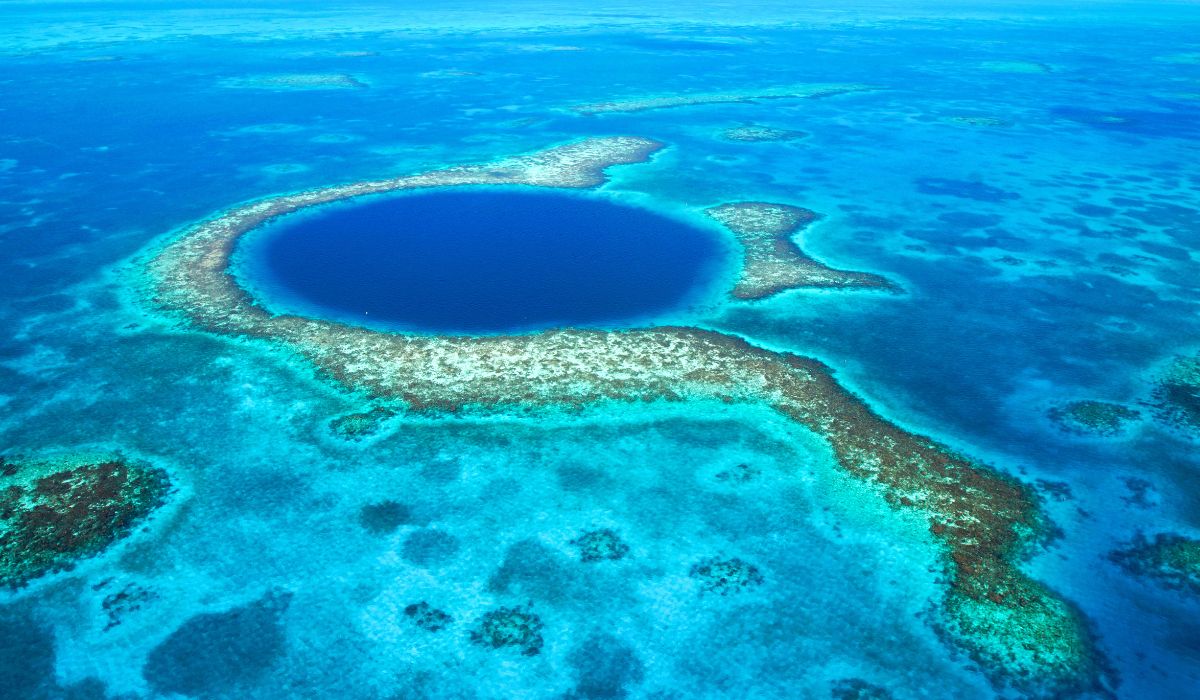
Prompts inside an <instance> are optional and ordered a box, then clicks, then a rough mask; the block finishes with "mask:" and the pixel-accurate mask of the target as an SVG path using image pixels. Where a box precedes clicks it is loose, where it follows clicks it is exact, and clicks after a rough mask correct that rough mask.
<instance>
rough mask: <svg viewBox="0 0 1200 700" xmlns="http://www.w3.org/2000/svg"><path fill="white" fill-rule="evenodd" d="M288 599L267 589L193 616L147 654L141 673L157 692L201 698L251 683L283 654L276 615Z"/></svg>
mask: <svg viewBox="0 0 1200 700" xmlns="http://www.w3.org/2000/svg"><path fill="white" fill-rule="evenodd" d="M291 598H292V594H291V593H285V592H279V591H273V592H270V593H268V594H266V595H265V596H263V597H262V598H260V599H258V600H256V601H254V602H251V603H249V604H247V605H243V606H240V607H235V608H232V609H230V610H226V611H223V612H217V613H203V614H200V615H196V616H195V617H193V618H191V619H189V620H188V621H186V622H184V623H183V624H182V625H180V627H179V628H178V629H176V630H175V631H174V632H172V633H171V635H170V636H169V637H167V638H166V639H165V640H163V642H162V643H161V644H159V645H158V646H157V647H155V648H154V649H153V650H152V651H151V652H150V656H149V657H148V658H147V659H146V665H145V666H144V667H143V668H142V676H143V677H145V679H146V680H147V681H148V682H149V683H150V686H151V687H152V688H154V689H155V690H156V691H158V692H159V693H179V694H181V695H193V696H202V697H209V696H213V695H220V694H223V693H227V692H229V691H231V690H235V689H236V688H239V687H243V686H247V685H251V684H253V683H254V682H255V681H257V680H258V679H259V678H261V677H262V675H263V674H264V673H266V671H267V669H268V668H270V667H271V665H272V664H274V663H275V661H276V659H278V658H279V657H280V656H281V655H282V653H283V648H284V643H285V641H286V637H285V634H284V628H283V622H282V619H281V618H282V617H283V614H284V613H285V612H286V611H287V608H288V605H289V603H290V602H291ZM235 697H236V696H235Z"/></svg>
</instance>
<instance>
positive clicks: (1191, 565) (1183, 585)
mask: <svg viewBox="0 0 1200 700" xmlns="http://www.w3.org/2000/svg"><path fill="white" fill-rule="evenodd" d="M1108 557H1109V559H1111V560H1113V561H1114V562H1116V563H1117V564H1118V565H1120V566H1121V568H1123V569H1125V570H1126V571H1128V572H1129V573H1131V574H1134V575H1137V576H1144V577H1146V578H1150V579H1153V580H1155V581H1157V582H1158V583H1160V584H1162V585H1163V586H1166V587H1167V588H1172V589H1175V590H1179V591H1186V592H1189V593H1191V594H1193V595H1200V540H1197V539H1193V538H1191V537H1184V536H1183V535H1176V534H1173V533H1161V534H1159V535H1156V536H1155V537H1154V539H1153V540H1150V539H1147V538H1146V537H1145V536H1144V535H1140V534H1139V535H1138V536H1137V537H1135V538H1134V540H1133V541H1132V542H1130V543H1129V544H1128V545H1127V546H1125V547H1124V548H1122V549H1118V550H1116V551H1115V552H1112V553H1110V554H1109V555H1108Z"/></svg>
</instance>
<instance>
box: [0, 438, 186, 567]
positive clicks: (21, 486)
mask: <svg viewBox="0 0 1200 700" xmlns="http://www.w3.org/2000/svg"><path fill="white" fill-rule="evenodd" d="M2 473H3V476H2V477H0V586H7V587H9V588H19V587H21V586H23V585H25V584H26V583H28V582H29V581H30V580H32V579H35V578H38V577H39V576H43V575H45V574H47V573H51V572H54V571H63V570H67V569H70V568H71V567H72V566H74V564H75V562H77V561H79V560H80V559H84V558H86V557H90V556H94V555H96V554H99V553H100V552H102V551H104V550H105V549H106V548H108V547H109V546H110V545H111V544H113V543H114V542H116V541H117V540H119V539H121V538H122V537H124V536H126V535H128V534H129V533H130V531H132V530H133V528H134V527H135V526H136V525H137V524H138V523H140V522H141V521H142V520H143V519H144V518H145V517H146V516H147V515H148V514H149V513H150V512H151V511H153V510H154V509H155V508H157V507H158V506H160V505H162V503H163V499H164V498H165V497H166V495H167V492H168V490H169V489H170V481H169V479H168V478H167V474H166V472H164V471H163V470H161V469H157V468H153V467H150V466H148V465H145V464H141V463H134V462H129V461H126V460H123V459H121V458H109V459H102V460H98V461H85V460H68V459H62V460H57V461H55V462H53V463H50V462H47V463H39V464H28V465H21V464H17V463H13V462H4V463H3V470H2Z"/></svg>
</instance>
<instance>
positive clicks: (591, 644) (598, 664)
mask: <svg viewBox="0 0 1200 700" xmlns="http://www.w3.org/2000/svg"><path fill="white" fill-rule="evenodd" d="M567 663H569V664H570V665H571V667H572V668H573V669H574V671H575V679H576V685H575V690H574V691H573V692H572V693H571V694H570V695H568V696H567V697H568V698H571V699H572V700H575V699H582V698H623V697H626V696H628V695H629V690H630V686H632V685H636V684H637V683H640V682H641V681H642V678H643V677H644V676H645V666H644V665H643V664H642V660H641V659H639V658H638V656H637V654H636V653H634V650H633V649H631V648H630V647H629V645H627V644H625V643H624V642H622V641H621V640H620V639H618V638H617V637H614V636H613V635H610V634H603V633H600V634H593V635H592V636H590V637H588V638H587V639H586V640H584V642H583V644H582V645H580V646H579V648H577V649H575V651H573V652H571V655H570V656H569V657H568V658H567Z"/></svg>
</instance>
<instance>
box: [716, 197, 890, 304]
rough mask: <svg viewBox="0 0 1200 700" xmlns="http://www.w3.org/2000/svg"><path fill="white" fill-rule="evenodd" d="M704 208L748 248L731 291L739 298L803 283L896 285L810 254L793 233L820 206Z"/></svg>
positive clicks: (813, 217) (746, 204)
mask: <svg viewBox="0 0 1200 700" xmlns="http://www.w3.org/2000/svg"><path fill="white" fill-rule="evenodd" d="M704 213H705V214H708V215H709V216H710V217H711V218H713V219H715V220H716V221H719V222H721V223H722V224H723V225H724V226H725V227H726V228H728V229H729V230H730V231H732V232H733V235H734V236H735V237H736V238H737V240H738V243H740V244H741V245H742V248H743V250H745V260H744V262H743V264H742V270H741V278H740V279H739V280H738V283H737V286H735V287H734V288H733V292H732V294H733V296H734V297H735V298H738V299H764V298H766V297H769V296H772V295H775V294H778V293H779V292H782V291H784V290H787V289H800V288H803V287H812V288H826V289H844V288H849V287H858V288H866V289H887V290H892V289H895V287H894V286H893V285H892V283H891V282H889V281H887V280H886V279H884V278H883V277H880V276H879V275H872V274H870V273H866V272H850V271H846V270H835V269H833V268H831V267H828V266H826V265H823V264H821V263H819V262H817V261H816V260H813V259H812V258H810V257H809V256H807V255H805V254H804V251H803V250H801V249H800V246H798V245H796V243H795V242H794V241H793V240H792V236H794V235H795V234H796V233H797V232H799V231H801V230H803V229H804V228H805V227H806V226H808V225H809V224H810V223H812V222H814V221H816V220H817V219H818V218H819V216H818V215H817V214H816V213H815V212H812V211H809V210H807V209H801V208H799V207H793V206H788V205H786V204H768V203H766V202H736V203H733V204H722V205H720V206H717V207H712V208H710V209H706V210H705V211H704Z"/></svg>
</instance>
